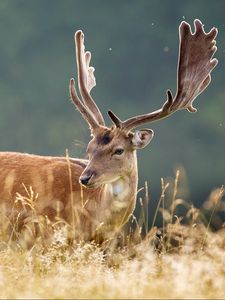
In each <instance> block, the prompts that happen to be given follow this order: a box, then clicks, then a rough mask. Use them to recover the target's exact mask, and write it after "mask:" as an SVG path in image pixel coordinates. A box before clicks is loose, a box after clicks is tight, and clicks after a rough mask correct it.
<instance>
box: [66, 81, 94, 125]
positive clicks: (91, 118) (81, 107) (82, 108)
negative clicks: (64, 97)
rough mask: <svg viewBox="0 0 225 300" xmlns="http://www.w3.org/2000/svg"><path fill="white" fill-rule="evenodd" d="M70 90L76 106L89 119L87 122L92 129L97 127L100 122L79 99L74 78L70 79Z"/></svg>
mask: <svg viewBox="0 0 225 300" xmlns="http://www.w3.org/2000/svg"><path fill="white" fill-rule="evenodd" d="M69 91H70V97H71V99H72V101H73V102H74V104H75V106H76V108H77V109H78V110H79V112H80V113H81V115H82V116H83V118H84V119H85V120H86V121H87V123H88V124H89V125H90V127H91V129H93V130H94V129H95V128H97V127H98V126H99V124H98V122H97V121H96V119H95V118H94V116H93V115H92V113H91V112H90V111H89V110H88V109H87V108H86V107H85V105H84V104H83V102H82V101H81V100H80V99H79V97H78V96H77V92H76V87H75V82H74V79H73V78H71V79H70V84H69Z"/></svg>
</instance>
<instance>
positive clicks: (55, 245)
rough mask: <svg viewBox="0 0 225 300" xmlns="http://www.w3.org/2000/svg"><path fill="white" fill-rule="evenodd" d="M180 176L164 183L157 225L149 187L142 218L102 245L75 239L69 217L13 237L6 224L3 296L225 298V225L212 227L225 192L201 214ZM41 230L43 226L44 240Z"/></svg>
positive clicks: (0, 254) (0, 257)
mask: <svg viewBox="0 0 225 300" xmlns="http://www.w3.org/2000/svg"><path fill="white" fill-rule="evenodd" d="M178 177H179V172H178V173H177V175H176V178H175V180H174V181H173V182H172V183H170V184H169V183H168V182H166V181H164V180H162V193H161V196H160V198H159V202H158V206H157V209H156V212H155V216H154V218H153V220H148V214H147V206H151V201H149V198H150V197H149V195H148V188H147V184H146V185H145V198H144V199H143V200H142V199H138V201H139V203H140V206H141V207H142V209H141V212H140V215H139V216H136V217H135V216H131V220H130V223H129V224H128V226H126V228H125V229H124V230H123V231H121V232H118V233H117V234H116V235H115V237H114V238H112V239H111V240H108V241H105V242H104V243H103V244H102V245H97V244H95V243H94V242H90V243H84V242H82V241H74V240H73V239H72V238H71V234H69V232H70V233H71V230H72V229H71V228H70V225H69V224H66V223H65V222H63V221H62V220H58V221H57V222H55V223H51V222H49V221H48V220H46V219H44V218H43V219H37V216H35V218H34V219H33V220H30V224H26V226H24V228H23V229H22V231H21V230H20V231H17V226H16V224H12V228H13V230H12V233H11V234H10V235H9V234H8V233H7V232H6V231H5V227H4V225H5V224H6V222H2V223H1V241H0V298H1V299H2V298H13V299H25V298H32V299H35V298H42V299H43V298H44V299H46V298H49V299H50V298H51V299H52V298H54V299H69V298H70V299H74V298H85V299H96V298H103V299H121V298H123V299H127V298H135V299H137V298H142V299H143V298H147V299H151V298H153V299H159V298H166V299H168V298H172V299H175V298H179V299H180V298H186V299H188V298H189V299H190V298H195V299H196V298H210V299H212V298H213V299H216V298H219V299H221V298H224V297H225V291H224V282H225V251H224V249H225V229H224V228H223V223H220V224H221V226H220V228H217V230H214V229H213V226H212V225H213V222H214V221H217V223H218V220H220V221H222V219H221V216H220V214H221V213H223V211H224V209H225V205H224V202H223V196H224V189H223V187H221V188H218V189H215V190H214V191H212V193H211V194H210V195H209V197H208V198H207V199H206V201H205V203H204V205H203V208H202V209H197V208H195V207H194V206H193V205H192V204H190V203H187V202H186V201H185V200H184V199H181V198H179V197H178V191H179V180H178ZM30 190H31V191H32V189H30ZM33 200H34V195H33V194H32V193H30V194H29V197H27V198H26V199H20V196H19V195H18V197H17V201H24V203H25V204H26V205H28V206H30V207H32V201H33ZM179 206H181V207H183V210H182V212H183V216H179V215H178V214H177V212H178V210H177V209H178V207H179ZM184 208H185V209H184ZM159 216H160V218H161V220H162V226H160V227H157V226H155V221H156V219H157V217H159ZM2 220H3V219H2ZM148 223H151V225H150V226H147V224H148ZM35 226H38V227H39V229H41V230H40V234H39V235H38V236H34V235H33V227H35ZM149 228H150V229H149ZM46 232H48V233H49V234H48V235H46ZM47 236H48V238H47Z"/></svg>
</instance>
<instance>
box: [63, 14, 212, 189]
mask: <svg viewBox="0 0 225 300" xmlns="http://www.w3.org/2000/svg"><path fill="white" fill-rule="evenodd" d="M194 25H195V32H194V33H192V31H191V27H190V25H189V24H188V23H186V22H184V21H183V22H182V23H181V24H180V27H179V39H180V44H179V57H178V68H177V92H176V95H175V97H173V95H172V92H171V91H170V90H168V91H167V99H166V102H165V103H164V104H163V106H162V107H161V108H160V109H159V110H157V111H154V112H150V113H147V114H143V115H139V116H135V117H132V118H129V119H127V120H125V121H121V119H120V118H119V117H117V116H116V115H115V114H114V113H113V112H112V111H111V110H110V111H108V114H109V117H110V118H111V120H112V122H113V125H112V127H110V128H109V127H106V126H105V122H104V119H103V116H102V114H101V112H100V110H99V108H98V107H97V105H96V103H95V101H94V100H93V98H92V97H91V95H90V92H91V90H92V88H93V87H94V86H95V84H96V82H95V77H94V68H93V67H90V60H91V53H90V52H89V51H85V47H84V34H83V33H82V31H80V30H79V31H77V32H76V33H75V47H76V60H77V69H78V86H79V91H80V96H81V99H82V100H81V99H80V97H79V96H78V95H77V92H76V88H75V82H74V79H73V78H72V79H71V80H70V87H69V89H70V95H71V99H72V101H73V103H74V104H75V106H76V108H77V109H78V110H79V112H80V113H81V115H82V116H83V118H84V119H85V120H86V121H87V123H88V124H89V127H90V129H91V132H92V136H93V139H92V140H91V141H90V142H89V144H88V147H87V153H88V156H89V163H88V165H87V167H86V169H85V170H84V171H83V173H82V175H81V177H80V183H81V184H83V185H84V186H86V187H97V186H100V185H102V184H105V183H110V182H113V181H116V180H117V179H119V178H121V177H123V176H125V175H126V174H127V175H129V174H130V172H132V169H133V168H134V166H135V165H136V150H137V149H142V148H144V147H145V146H147V145H148V144H149V143H150V141H151V140H152V138H153V135H154V133H153V130H151V129H141V130H138V131H135V132H133V129H134V128H136V127H138V126H140V125H143V124H145V123H151V122H153V121H157V120H160V119H162V118H165V117H167V116H169V115H171V114H173V113H174V112H176V111H178V110H181V109H187V110H188V111H189V112H196V109H195V108H194V107H193V101H194V100H195V98H196V97H197V96H198V95H199V94H201V93H202V92H203V91H204V90H205V88H206V87H207V86H208V85H209V83H210V81H211V76H210V73H211V71H212V70H213V69H214V68H215V66H216V65H217V63H218V61H217V59H215V58H213V55H214V53H215V52H216V50H217V48H216V46H215V44H216V42H215V37H216V35H217V29H216V28H214V27H213V28H212V29H211V30H210V32H209V33H206V32H205V31H204V29H203V24H202V23H201V22H200V21H199V20H195V21H194Z"/></svg>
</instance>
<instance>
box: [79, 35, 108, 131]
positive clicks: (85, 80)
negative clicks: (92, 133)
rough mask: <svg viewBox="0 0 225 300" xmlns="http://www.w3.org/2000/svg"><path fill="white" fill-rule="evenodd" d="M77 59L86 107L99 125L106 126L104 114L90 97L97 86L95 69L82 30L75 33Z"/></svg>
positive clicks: (80, 87) (81, 90)
mask: <svg viewBox="0 0 225 300" xmlns="http://www.w3.org/2000/svg"><path fill="white" fill-rule="evenodd" d="M75 47H76V59H77V69H78V84H79V90H80V94H81V96H82V99H83V102H84V105H85V106H86V107H87V109H89V110H90V111H91V113H92V114H93V116H94V117H95V118H96V120H97V122H98V123H99V125H105V122H104V119H103V117H102V114H101V112H100V110H99V108H98V106H97V105H96V103H95V101H94V100H93V98H92V97H91V95H90V92H91V90H92V88H93V87H94V86H95V85H96V81H95V76H94V70H95V69H94V68H93V67H90V66H89V64H90V60H91V53H90V52H89V51H86V52H85V46H84V34H83V32H82V31H81V30H78V31H77V32H76V33H75Z"/></svg>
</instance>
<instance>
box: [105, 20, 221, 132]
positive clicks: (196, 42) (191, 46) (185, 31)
mask: <svg viewBox="0 0 225 300" xmlns="http://www.w3.org/2000/svg"><path fill="white" fill-rule="evenodd" d="M194 25H195V32H194V34H192V32H191V27H190V25H189V24H188V23H186V22H184V21H183V22H182V23H181V24H180V27H179V35H180V49H179V50H180V51H179V58H178V69H177V92H176V96H175V97H174V98H173V96H172V92H171V91H170V90H168V91H167V100H166V102H165V103H164V105H163V106H162V108H161V109H159V110H157V111H154V112H151V113H148V114H144V115H139V116H135V117H132V118H130V119H127V120H126V121H121V120H120V119H119V118H118V117H117V116H116V115H115V114H114V113H113V112H112V111H109V112H108V113H109V116H110V118H111V119H112V121H113V122H114V123H115V125H116V126H117V127H120V128H123V129H124V130H126V131H130V130H132V129H133V128H135V127H137V126H139V125H142V124H145V123H150V122H153V121H156V120H160V119H162V118H165V117H167V116H169V115H171V114H173V113H174V112H176V111H178V110H181V109H187V110H188V111H189V112H195V111H196V109H195V108H194V107H193V101H194V99H195V98H196V97H197V96H198V95H199V94H201V93H202V92H203V91H204V89H205V88H206V87H207V86H208V85H209V83H210V81H211V76H210V73H211V71H212V70H213V69H214V68H215V66H216V65H217V63H218V61H217V59H215V58H213V55H214V53H215V52H216V50H217V48H216V46H215V44H216V41H215V37H216V35H217V29H216V28H214V27H213V28H212V29H211V30H210V32H209V33H205V31H204V29H203V24H202V23H201V21H199V20H195V21H194Z"/></svg>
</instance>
